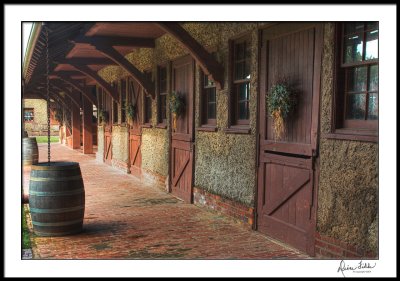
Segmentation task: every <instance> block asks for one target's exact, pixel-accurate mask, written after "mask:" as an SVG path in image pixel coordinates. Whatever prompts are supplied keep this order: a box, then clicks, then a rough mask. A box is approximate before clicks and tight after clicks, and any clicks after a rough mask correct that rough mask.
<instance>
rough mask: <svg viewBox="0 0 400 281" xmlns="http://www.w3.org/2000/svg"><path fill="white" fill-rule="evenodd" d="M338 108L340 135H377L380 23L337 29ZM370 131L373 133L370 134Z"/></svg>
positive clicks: (344, 25)
mask: <svg viewBox="0 0 400 281" xmlns="http://www.w3.org/2000/svg"><path fill="white" fill-rule="evenodd" d="M337 31H338V32H337V38H336V39H337V40H336V41H337V42H336V43H337V44H336V50H337V53H336V60H337V62H336V69H337V81H336V93H335V98H336V107H335V113H336V118H335V120H334V121H335V123H334V126H333V127H334V128H335V129H339V130H336V132H338V133H350V134H354V133H355V134H370V133H372V134H376V131H377V127H378V99H379V98H378V96H379V87H378V80H379V57H378V40H379V39H378V35H379V27H378V23H377V22H351V23H343V24H340V25H338V27H337ZM368 131H369V132H368Z"/></svg>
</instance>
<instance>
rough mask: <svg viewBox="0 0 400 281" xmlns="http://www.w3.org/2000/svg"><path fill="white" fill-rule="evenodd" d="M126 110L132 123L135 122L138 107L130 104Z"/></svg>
mask: <svg viewBox="0 0 400 281" xmlns="http://www.w3.org/2000/svg"><path fill="white" fill-rule="evenodd" d="M125 109H126V116H127V117H128V118H129V119H131V120H132V121H134V120H135V118H136V105H133V104H131V103H129V104H127V105H126V107H125Z"/></svg>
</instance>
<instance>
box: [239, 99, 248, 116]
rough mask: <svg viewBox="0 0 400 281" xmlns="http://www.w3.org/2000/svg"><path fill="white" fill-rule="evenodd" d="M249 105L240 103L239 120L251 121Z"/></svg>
mask: <svg viewBox="0 0 400 281" xmlns="http://www.w3.org/2000/svg"><path fill="white" fill-rule="evenodd" d="M248 107H249V103H248V102H241V103H239V120H247V119H249V108H248Z"/></svg>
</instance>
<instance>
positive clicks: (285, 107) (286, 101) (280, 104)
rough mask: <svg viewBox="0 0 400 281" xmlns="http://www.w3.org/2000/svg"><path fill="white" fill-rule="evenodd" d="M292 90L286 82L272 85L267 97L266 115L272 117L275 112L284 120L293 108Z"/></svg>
mask: <svg viewBox="0 0 400 281" xmlns="http://www.w3.org/2000/svg"><path fill="white" fill-rule="evenodd" d="M295 101H296V100H295V97H294V92H293V90H292V89H291V88H290V87H289V85H288V83H287V82H286V81H281V82H278V83H276V84H274V85H273V86H272V87H271V89H270V91H269V92H268V96H267V108H268V113H269V114H270V115H271V116H273V115H274V114H275V112H278V111H279V112H280V115H281V117H282V118H286V117H287V116H288V115H289V113H290V111H292V110H293V107H294V106H295V103H296V102H295Z"/></svg>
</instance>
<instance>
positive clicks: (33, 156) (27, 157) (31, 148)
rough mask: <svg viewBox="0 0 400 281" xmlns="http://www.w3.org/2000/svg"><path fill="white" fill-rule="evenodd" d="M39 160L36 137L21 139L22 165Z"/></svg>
mask: <svg viewBox="0 0 400 281" xmlns="http://www.w3.org/2000/svg"><path fill="white" fill-rule="evenodd" d="M38 162H39V149H38V145H37V142H36V138H23V139H22V163H23V165H24V166H26V165H32V164H36V163H38Z"/></svg>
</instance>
